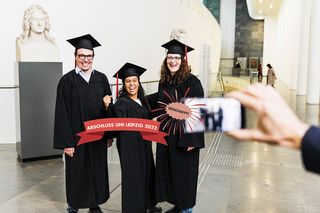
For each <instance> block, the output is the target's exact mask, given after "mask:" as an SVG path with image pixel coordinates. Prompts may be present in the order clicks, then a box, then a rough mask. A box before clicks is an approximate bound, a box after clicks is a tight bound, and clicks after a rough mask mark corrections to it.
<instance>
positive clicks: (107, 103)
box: [103, 95, 112, 109]
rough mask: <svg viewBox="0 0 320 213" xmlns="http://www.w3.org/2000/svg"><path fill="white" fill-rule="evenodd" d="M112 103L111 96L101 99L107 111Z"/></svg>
mask: <svg viewBox="0 0 320 213" xmlns="http://www.w3.org/2000/svg"><path fill="white" fill-rule="evenodd" d="M111 102H112V96H110V95H106V96H104V97H103V103H104V106H105V108H106V109H108V107H109V104H110V103H111Z"/></svg>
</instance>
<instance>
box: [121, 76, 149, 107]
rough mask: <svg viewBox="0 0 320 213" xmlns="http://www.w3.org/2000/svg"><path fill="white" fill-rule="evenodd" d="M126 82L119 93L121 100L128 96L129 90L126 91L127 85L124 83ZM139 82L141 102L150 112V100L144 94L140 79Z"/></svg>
mask: <svg viewBox="0 0 320 213" xmlns="http://www.w3.org/2000/svg"><path fill="white" fill-rule="evenodd" d="M124 80H125V79H123V80H122V83H123V86H122V87H121V89H120V91H119V98H121V97H125V96H128V92H127V90H126V89H125V83H124ZM138 82H139V88H138V98H139V99H140V101H141V104H142V105H143V106H144V107H146V108H147V109H148V110H150V106H149V103H148V100H147V98H146V96H145V92H144V89H143V87H142V85H141V82H140V78H139V77H138Z"/></svg>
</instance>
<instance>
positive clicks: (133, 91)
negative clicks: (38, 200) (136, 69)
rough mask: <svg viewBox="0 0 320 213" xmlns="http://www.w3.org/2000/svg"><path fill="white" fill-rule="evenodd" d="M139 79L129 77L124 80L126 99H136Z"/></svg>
mask: <svg viewBox="0 0 320 213" xmlns="http://www.w3.org/2000/svg"><path fill="white" fill-rule="evenodd" d="M139 86H140V85H139V79H138V77H137V76H130V77H127V78H126V79H125V80H124V88H125V90H126V91H127V92H128V97H129V98H132V99H134V100H135V99H137V98H138V89H139Z"/></svg>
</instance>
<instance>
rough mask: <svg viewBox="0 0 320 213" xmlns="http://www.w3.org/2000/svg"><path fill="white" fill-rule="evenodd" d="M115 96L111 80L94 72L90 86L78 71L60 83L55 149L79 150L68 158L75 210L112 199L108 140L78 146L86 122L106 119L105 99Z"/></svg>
mask: <svg viewBox="0 0 320 213" xmlns="http://www.w3.org/2000/svg"><path fill="white" fill-rule="evenodd" d="M105 95H111V91H110V85H109V82H108V79H107V77H106V76H105V75H104V74H103V73H100V72H98V71H93V73H92V74H91V77H90V81H89V83H87V82H86V81H85V80H84V79H83V78H82V77H81V76H80V75H79V74H76V72H75V70H72V71H70V72H69V73H67V74H66V75H64V76H63V77H62V78H61V79H60V82H59V84H58V88H57V100H56V109H55V110H56V111H55V124H54V148H56V149H64V148H68V147H75V154H74V156H73V157H69V156H67V155H66V156H65V163H66V168H65V173H66V195H67V202H68V204H69V205H70V206H72V207H74V208H90V207H95V206H97V205H99V204H102V203H105V202H106V201H107V199H108V198H109V180H108V165H107V143H105V142H106V137H104V138H103V139H101V140H99V141H95V142H91V143H86V144H83V145H80V146H79V147H77V143H78V141H79V137H78V136H77V135H76V134H77V133H79V132H81V131H83V130H84V125H83V122H84V121H88V120H92V119H99V118H104V117H105V115H106V113H107V112H106V110H105V108H104V104H103V97H104V96H105Z"/></svg>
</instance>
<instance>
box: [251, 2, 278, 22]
mask: <svg viewBox="0 0 320 213" xmlns="http://www.w3.org/2000/svg"><path fill="white" fill-rule="evenodd" d="M281 3H282V0H247V5H248V11H249V15H250V17H251V18H253V19H264V18H265V17H266V16H275V15H277V14H278V12H279V9H280V7H281Z"/></svg>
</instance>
